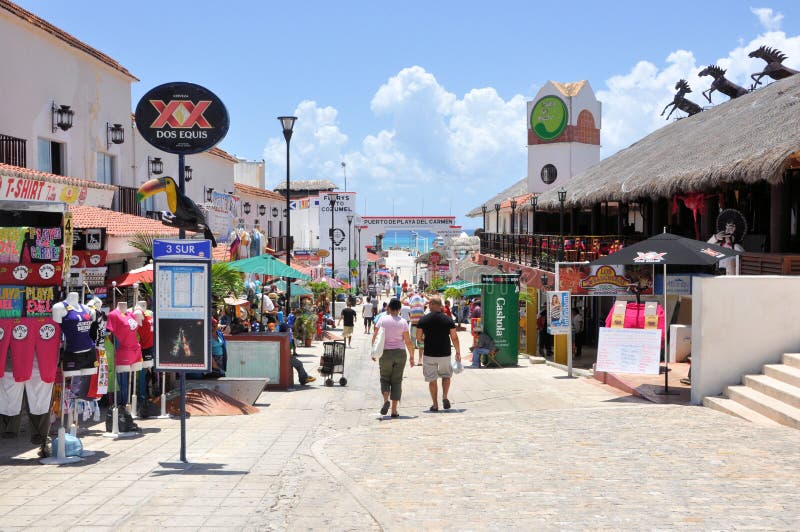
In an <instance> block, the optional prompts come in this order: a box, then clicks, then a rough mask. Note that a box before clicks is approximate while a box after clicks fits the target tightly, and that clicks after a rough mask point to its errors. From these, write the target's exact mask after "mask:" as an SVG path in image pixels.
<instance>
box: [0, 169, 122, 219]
mask: <svg viewBox="0 0 800 532" xmlns="http://www.w3.org/2000/svg"><path fill="white" fill-rule="evenodd" d="M116 191H117V187H115V186H113V185H106V184H104V183H97V182H95V181H88V180H85V179H76V178H74V177H65V176H60V175H55V174H48V173H46V172H39V171H36V170H31V169H29V168H22V167H20V166H11V165H9V164H2V163H0V200H13V201H50V202H54V203H66V204H68V205H86V206H89V205H90V206H93V207H105V208H109V207H111V202H112V201H113V200H114V193H115V192H116Z"/></svg>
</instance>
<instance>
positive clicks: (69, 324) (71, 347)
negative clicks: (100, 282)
mask: <svg viewBox="0 0 800 532" xmlns="http://www.w3.org/2000/svg"><path fill="white" fill-rule="evenodd" d="M63 305H64V308H66V309H67V313H66V315H65V316H64V317H63V318H62V319H61V330H62V331H63V333H64V350H65V351H67V352H68V353H80V352H81V351H88V350H89V349H91V348H93V347H94V339H93V338H92V335H91V328H92V323H93V322H94V318H93V316H92V313H91V311H90V310H89V309H88V308H86V307H85V306H83V305H80V304H79V305H78V307H77V308H76V307H73V306H72V305H70V304H69V303H67V302H66V301H64V302H63Z"/></svg>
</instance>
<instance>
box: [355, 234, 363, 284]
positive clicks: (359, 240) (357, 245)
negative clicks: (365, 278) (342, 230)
mask: <svg viewBox="0 0 800 532" xmlns="http://www.w3.org/2000/svg"><path fill="white" fill-rule="evenodd" d="M361 229H362V226H360V225H357V226H356V230H357V231H358V239H357V240H358V243H357V244H356V247H358V288H359V290H360V289H361Z"/></svg>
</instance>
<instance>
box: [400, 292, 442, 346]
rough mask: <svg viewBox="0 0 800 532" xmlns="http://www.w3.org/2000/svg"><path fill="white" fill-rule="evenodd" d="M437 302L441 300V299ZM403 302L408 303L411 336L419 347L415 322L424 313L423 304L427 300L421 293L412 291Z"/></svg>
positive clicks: (420, 344) (419, 342)
mask: <svg viewBox="0 0 800 532" xmlns="http://www.w3.org/2000/svg"><path fill="white" fill-rule="evenodd" d="M439 302H441V299H440V300H439ZM405 303H407V304H408V308H409V319H410V320H411V321H410V323H411V329H410V330H411V338H412V339H413V340H414V341H415V342H416V346H417V347H418V348H421V347H422V343H421V339H420V341H417V323H418V322H419V320H420V318H422V316H423V315H424V314H425V305H426V304H427V303H428V300H427V299H425V297H424V296H423V295H422V294H419V293H416V292H413V293H411V294H410V295H409V296H408V298H406V300H405Z"/></svg>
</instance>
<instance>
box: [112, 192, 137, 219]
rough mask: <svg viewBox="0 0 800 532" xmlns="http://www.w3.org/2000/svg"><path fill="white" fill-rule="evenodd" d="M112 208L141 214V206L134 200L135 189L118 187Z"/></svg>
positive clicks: (126, 212)
mask: <svg viewBox="0 0 800 532" xmlns="http://www.w3.org/2000/svg"><path fill="white" fill-rule="evenodd" d="M114 210H115V211H117V212H122V213H125V214H134V215H136V216H141V215H142V206H141V204H140V203H139V202H138V201H136V189H135V188H133V187H119V189H118V190H117V197H116V198H115V201H114Z"/></svg>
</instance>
